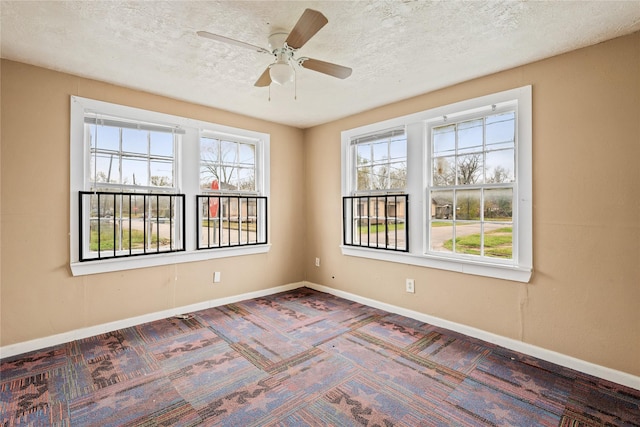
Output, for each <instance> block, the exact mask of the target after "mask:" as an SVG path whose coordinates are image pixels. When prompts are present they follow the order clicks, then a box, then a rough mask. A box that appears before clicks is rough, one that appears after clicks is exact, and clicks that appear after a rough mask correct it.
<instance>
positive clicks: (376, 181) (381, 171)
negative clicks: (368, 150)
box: [372, 164, 389, 190]
mask: <svg viewBox="0 0 640 427" xmlns="http://www.w3.org/2000/svg"><path fill="white" fill-rule="evenodd" d="M372 169H373V189H374V190H382V189H385V188H389V179H388V178H389V169H388V167H387V165H386V164H385V165H383V166H374V167H373V168H372Z"/></svg>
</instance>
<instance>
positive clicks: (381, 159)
mask: <svg viewBox="0 0 640 427" xmlns="http://www.w3.org/2000/svg"><path fill="white" fill-rule="evenodd" d="M348 149H349V157H350V161H351V166H350V170H351V171H352V174H351V175H350V179H351V182H350V187H351V191H350V194H348V195H345V196H344V197H343V213H344V220H343V222H344V224H345V227H344V239H343V240H344V244H345V245H349V246H356V247H366V248H373V249H384V250H393V251H407V250H408V247H409V246H408V244H409V242H408V239H407V231H408V228H407V227H408V223H407V205H408V203H407V201H408V196H407V194H406V183H407V136H406V132H405V128H404V126H400V127H396V128H392V129H384V130H381V131H376V132H374V133H371V134H364V135H355V136H353V137H351V138H350V139H349V148H348Z"/></svg>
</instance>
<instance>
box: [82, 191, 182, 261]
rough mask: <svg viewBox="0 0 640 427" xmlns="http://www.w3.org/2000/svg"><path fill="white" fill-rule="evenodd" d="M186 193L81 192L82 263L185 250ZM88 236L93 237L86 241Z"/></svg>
mask: <svg viewBox="0 0 640 427" xmlns="http://www.w3.org/2000/svg"><path fill="white" fill-rule="evenodd" d="M184 199H185V196H184V194H167V193H130V192H105V191H95V192H94V191H80V192H79V217H80V218H86V220H84V221H80V223H79V233H78V235H79V239H80V254H79V255H80V261H91V260H96V259H108V258H123V257H130V256H139V255H152V254H160V253H167V252H179V251H184V250H185V246H184V235H185V229H184V220H183V218H184V212H185V203H184ZM87 233H88V234H89V236H88V238H86V236H87Z"/></svg>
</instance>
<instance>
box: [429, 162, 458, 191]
mask: <svg viewBox="0 0 640 427" xmlns="http://www.w3.org/2000/svg"><path fill="white" fill-rule="evenodd" d="M455 159H456V158H455V157H454V156H451V157H436V158H434V159H433V185H435V186H444V185H455V183H456V173H455V161H456V160H455Z"/></svg>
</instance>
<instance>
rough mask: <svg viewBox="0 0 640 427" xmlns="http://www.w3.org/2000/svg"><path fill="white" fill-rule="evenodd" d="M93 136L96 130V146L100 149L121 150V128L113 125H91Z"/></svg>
mask: <svg viewBox="0 0 640 427" xmlns="http://www.w3.org/2000/svg"><path fill="white" fill-rule="evenodd" d="M87 126H90V127H91V131H92V136H93V132H94V131H96V132H97V134H96V140H95V147H96V148H97V149H98V150H112V151H119V150H120V128H117V127H113V126H97V127H96V126H91V125H87Z"/></svg>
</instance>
